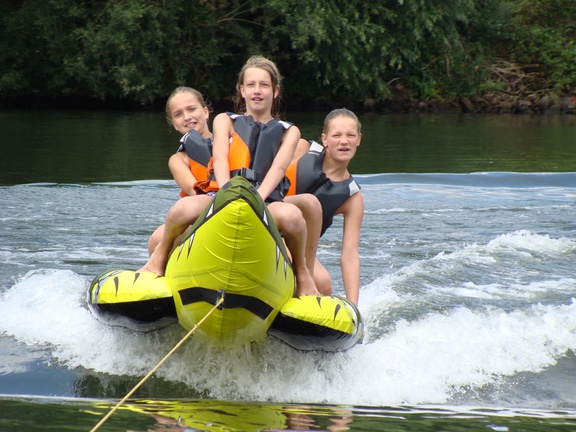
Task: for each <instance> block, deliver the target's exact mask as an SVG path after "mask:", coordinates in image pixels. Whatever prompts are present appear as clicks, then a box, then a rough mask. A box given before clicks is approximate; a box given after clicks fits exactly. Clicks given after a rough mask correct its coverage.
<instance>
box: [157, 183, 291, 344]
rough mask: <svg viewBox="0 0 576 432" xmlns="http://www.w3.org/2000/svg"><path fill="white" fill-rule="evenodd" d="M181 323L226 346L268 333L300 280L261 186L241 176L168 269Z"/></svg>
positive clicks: (194, 228)
mask: <svg viewBox="0 0 576 432" xmlns="http://www.w3.org/2000/svg"><path fill="white" fill-rule="evenodd" d="M166 278H168V279H169V280H170V283H171V286H172V292H173V295H174V303H175V304H176V311H177V313H178V322H179V323H180V325H182V327H184V328H185V329H187V330H189V329H191V328H192V327H193V326H194V325H195V324H196V323H197V322H198V321H200V320H201V319H202V318H203V317H204V316H205V315H206V314H207V313H208V312H209V311H210V310H211V309H212V307H213V305H215V304H216V303H217V302H218V300H219V299H220V297H221V296H223V297H224V303H223V305H222V306H221V307H220V308H219V309H218V310H216V311H215V312H214V313H212V314H211V315H210V316H209V317H208V319H207V320H206V321H205V322H204V323H203V324H202V326H201V327H199V328H198V330H197V331H196V333H195V334H196V335H197V336H198V337H200V338H201V339H204V340H207V341H210V342H214V343H216V344H218V345H222V346H235V345H241V344H244V343H248V342H254V341H257V340H259V339H262V338H263V337H265V336H266V333H267V331H268V328H269V327H270V325H271V324H272V322H273V321H274V318H276V315H277V314H278V312H279V311H280V308H281V307H282V305H283V304H284V303H286V302H287V301H288V299H290V298H291V297H293V296H294V292H295V280H294V273H293V272H292V266H291V264H290V260H289V258H288V254H287V252H286V249H285V246H284V242H283V241H282V238H281V236H280V233H279V232H278V229H277V228H276V226H275V225H274V222H273V220H272V217H271V215H270V213H269V212H268V208H267V207H266V205H265V204H264V202H263V201H262V199H261V198H260V195H258V193H257V192H256V190H255V189H254V187H253V186H252V185H251V184H250V183H249V182H248V181H247V180H245V179H244V178H242V177H239V176H237V177H234V178H233V179H232V180H231V181H230V182H229V183H227V184H226V185H224V187H222V188H221V189H220V190H219V191H218V193H217V194H216V195H215V196H214V200H213V201H212V203H211V204H210V205H209V206H208V208H206V210H205V211H204V213H203V214H202V215H201V216H200V217H199V218H198V221H197V222H196V223H195V224H194V225H193V226H192V227H191V228H190V231H189V232H188V233H187V235H186V236H185V238H184V240H183V241H182V243H181V244H180V246H179V247H178V248H176V250H175V251H174V252H173V253H172V254H171V256H170V259H169V260H168V264H167V265H166Z"/></svg>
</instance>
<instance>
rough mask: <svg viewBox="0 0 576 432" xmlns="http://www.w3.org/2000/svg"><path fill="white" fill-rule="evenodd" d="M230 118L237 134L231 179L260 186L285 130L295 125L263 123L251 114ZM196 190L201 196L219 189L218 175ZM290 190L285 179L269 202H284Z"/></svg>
mask: <svg viewBox="0 0 576 432" xmlns="http://www.w3.org/2000/svg"><path fill="white" fill-rule="evenodd" d="M228 115H229V116H230V118H231V119H232V121H233V122H234V131H233V133H232V137H231V139H230V148H229V150H228V164H229V167H230V177H234V176H236V175H240V176H242V177H244V178H246V179H247V180H249V181H250V182H251V183H252V184H254V185H255V186H256V187H257V186H259V185H260V183H262V180H264V177H265V176H266V173H268V170H269V169H270V167H271V166H272V162H273V161H274V158H275V157H276V154H277V153H278V150H279V149H280V145H281V144H282V135H283V134H284V131H285V130H286V129H288V128H289V127H290V126H292V124H291V123H287V122H284V121H279V120H270V121H269V122H268V123H266V124H262V123H260V122H258V121H255V120H254V119H253V118H252V116H249V115H242V114H233V113H228ZM194 187H195V188H196V189H197V190H199V191H200V192H201V193H208V192H211V191H216V190H218V183H217V182H216V177H215V176H214V173H213V172H212V173H211V174H210V175H209V177H208V180H207V181H206V182H198V183H196V186H194ZM288 187H289V183H288V179H287V178H284V179H283V180H282V181H281V182H280V184H279V185H278V186H277V187H276V189H275V190H274V191H272V193H271V194H270V196H269V197H268V199H267V201H281V200H282V199H283V198H284V196H285V194H286V192H287V190H288Z"/></svg>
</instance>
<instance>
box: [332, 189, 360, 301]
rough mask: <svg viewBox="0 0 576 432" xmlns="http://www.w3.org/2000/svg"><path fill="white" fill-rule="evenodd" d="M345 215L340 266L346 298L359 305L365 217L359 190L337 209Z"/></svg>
mask: <svg viewBox="0 0 576 432" xmlns="http://www.w3.org/2000/svg"><path fill="white" fill-rule="evenodd" d="M338 213H341V214H342V215H343V216H344V227H343V235H342V254H341V255H340V268H341V269H342V281H343V282H344V291H346V298H347V299H349V300H351V301H352V302H354V304H356V305H358V296H359V293H360V255H359V253H358V245H359V243H360V227H361V225H362V218H363V217H364V198H363V197H362V193H361V192H357V193H355V194H354V195H352V196H351V197H350V198H348V199H347V200H346V202H345V203H344V204H342V206H341V207H340V208H339V209H338V210H337V212H336V214H338Z"/></svg>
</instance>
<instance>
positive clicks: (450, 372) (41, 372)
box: [0, 112, 576, 431]
mask: <svg viewBox="0 0 576 432" xmlns="http://www.w3.org/2000/svg"><path fill="white" fill-rule="evenodd" d="M0 114H1V115H0V123H1V124H2V127H3V128H4V126H5V124H6V123H7V122H8V120H10V121H9V122H8V123H10V124H12V127H13V129H10V130H11V131H13V130H14V128H16V129H19V128H20V127H21V125H23V124H25V123H26V122H27V120H28V114H26V113H22V112H20V113H15V114H14V116H12V113H6V112H4V113H0ZM56 114H57V113H54V114H46V115H45V117H46V118H44V117H36V116H32V117H34V118H35V126H36V125H38V130H40V131H43V132H42V133H41V134H36V133H35V134H20V135H18V134H17V135H16V138H14V135H10V134H7V141H3V144H2V147H3V152H4V154H8V155H10V162H6V159H5V158H2V160H1V161H0V164H2V167H3V170H2V173H0V179H1V181H0V184H2V185H3V186H0V226H1V231H0V394H2V395H3V396H1V397H0V412H1V415H0V431H20V430H46V431H57V430H58V431H61V430H90V429H91V428H92V427H94V426H95V425H96V423H98V421H100V419H102V417H103V416H104V415H105V414H106V413H107V412H108V411H109V410H110V409H111V408H112V407H113V406H114V403H115V402H117V401H118V400H119V399H120V398H122V397H123V396H125V395H126V394H127V393H128V392H129V391H130V390H131V389H132V388H133V387H134V386H135V385H136V384H137V383H138V382H139V381H140V379H141V378H142V377H143V376H145V375H146V374H147V373H148V372H149V371H150V370H152V368H154V366H155V365H156V364H157V363H158V362H159V361H160V360H161V359H162V358H163V357H164V355H165V354H166V353H167V352H168V351H169V350H170V349H171V348H172V347H173V346H174V345H175V344H176V343H177V342H178V341H179V340H180V339H181V338H182V337H183V336H184V334H185V333H184V331H183V330H182V329H180V328H179V327H177V326H168V327H165V328H163V329H159V330H154V331H148V332H143V331H142V332H138V331H130V330H127V329H122V328H114V327H110V326H106V325H104V324H101V323H100V322H98V321H96V320H95V319H94V317H93V316H91V315H90V312H89V311H88V309H87V308H86V306H85V294H86V290H87V288H88V285H89V283H90V281H91V279H92V278H93V277H94V276H95V275H96V274H98V273H99V272H100V271H102V270H106V269H112V268H126V269H134V268H137V267H139V266H140V265H141V264H142V263H143V262H144V261H145V260H146V258H147V253H146V246H145V245H146V240H147V237H148V235H149V234H150V232H151V231H152V230H153V229H154V228H155V227H156V226H157V225H158V224H160V223H161V222H162V219H163V216H164V214H165V212H166V210H167V209H168V208H169V207H170V206H171V204H172V203H173V202H174V201H175V200H176V199H177V194H178V190H177V188H176V187H175V185H174V183H173V182H172V181H171V180H170V177H169V173H167V168H166V164H165V161H166V160H167V158H168V155H169V154H170V153H171V152H172V151H173V149H174V147H175V146H174V141H177V137H176V136H175V135H174V134H171V133H169V131H168V130H167V128H166V127H165V126H164V125H163V124H162V122H161V116H160V120H158V117H159V116H158V114H157V113H140V114H129V113H124V114H122V115H114V116H111V115H106V114H102V113H91V112H86V113H82V112H81V113H64V114H62V117H63V119H64V120H65V121H64V120H63V122H62V123H60V122H58V121H56V119H57V118H58V116H57V115H56ZM310 117H311V118H310V122H309V123H303V122H298V124H299V125H300V124H302V126H301V128H302V130H304V131H305V133H306V134H308V135H312V134H314V133H318V132H315V131H317V130H318V129H319V125H320V124H321V116H317V117H314V116H310ZM71 118H74V121H71V120H70V119H71ZM318 119H320V120H318ZM518 119H520V120H518ZM361 120H362V121H363V124H364V134H365V135H364V141H363V143H362V147H361V149H360V153H361V154H363V155H364V154H368V156H367V157H366V158H367V159H368V160H369V162H368V163H365V162H363V160H361V159H359V162H358V166H357V168H356V171H355V172H362V175H359V176H358V180H359V182H360V184H361V185H362V190H363V193H364V196H365V204H366V212H365V218H364V223H363V231H362V241H361V244H360V254H361V263H362V276H361V277H362V280H361V282H362V283H361V286H362V288H361V293H360V310H361V313H362V315H363V317H364V320H365V322H366V338H365V341H364V343H363V344H362V345H358V346H356V347H354V348H353V349H351V350H349V351H346V352H344V353H337V354H328V353H316V352H307V353H301V352H298V351H295V350H293V349H291V348H289V347H287V346H285V345H283V344H282V343H281V342H279V341H277V340H274V339H271V338H269V339H266V340H264V341H261V342H259V343H256V344H253V345H252V346H251V347H249V348H246V347H242V348H240V349H234V350H222V349H217V348H214V347H211V346H208V345H205V344H203V343H202V342H200V341H198V340H195V339H192V340H191V341H188V342H187V343H186V344H184V346H183V347H182V348H181V349H179V350H178V351H176V353H175V354H173V355H172V356H171V357H170V358H169V359H168V360H167V362H166V363H165V364H164V365H162V366H161V367H160V368H159V369H158V371H157V373H156V374H154V375H153V376H152V377H151V378H150V379H148V380H147V381H146V382H145V384H144V385H143V386H142V387H141V388H140V389H139V390H137V391H136V393H135V395H134V396H133V397H132V398H131V399H130V401H129V402H128V403H126V404H125V405H123V406H122V407H121V408H120V409H119V410H118V412H116V413H115V414H114V415H113V416H112V417H111V418H110V419H109V420H108V421H107V422H106V423H105V424H104V425H103V426H102V427H101V429H100V430H103V431H147V430H186V429H187V430H218V431H220V430H282V429H291V430H305V429H314V430H318V429H321V430H354V431H384V430H406V431H408V430H419V431H420V430H425V431H426V430H430V431H435V430H447V431H448V430H454V431H456V430H463V429H466V430H469V429H470V430H495V431H532V430H534V431H536V430H538V431H552V430H554V431H558V430H566V431H568V430H575V429H576V356H575V350H576V302H575V300H574V298H575V297H576V276H575V274H574V268H575V267H574V261H575V258H576V220H575V218H574V214H575V210H576V209H575V207H576V206H575V198H576V161H575V159H576V156H575V155H576V151H574V150H576V142H575V140H574V136H575V135H574V131H575V129H574V126H575V124H574V119H573V118H572V117H560V116H557V117H527V116H526V117H505V116H502V117H500V116H498V117H445V116H424V117H401V116H386V117H380V122H377V120H378V117H376V116H374V115H368V116H364V117H362V118H361ZM2 121H3V123H2ZM76 122H78V123H79V124H76ZM64 124H66V125H67V127H64ZM154 124H155V126H154ZM506 124H507V125H508V126H509V127H507V128H505V127H504V126H503V125H506ZM16 125H20V126H19V127H15V126H16ZM119 125H123V126H119ZM3 130H4V129H3ZM6 130H8V129H6ZM54 131H58V133H59V134H61V135H62V137H60V136H58V134H56V133H55V132H54ZM88 131H91V133H88ZM98 131H100V132H102V134H103V135H99V133H100V132H98ZM418 131H420V132H421V133H420V134H418ZM81 136H84V139H83V140H82V139H80V137H81ZM537 137H540V138H537ZM133 140H137V141H138V142H139V145H138V146H135V145H134V144H133V143H131V142H132V141H133ZM474 140H476V145H473V143H472V142H473V141H474ZM486 140H492V141H490V142H486ZM538 140H540V147H544V149H542V148H540V147H539V146H538V145H537V142H538ZM464 141H466V144H464ZM468 141H469V142H468ZM99 142H100V143H101V144H100V150H101V151H98V143H99ZM6 143H8V145H7V144H6ZM10 143H17V144H18V146H17V148H16V149H14V148H13V147H14V146H13V145H12V146H11V145H10ZM514 143H516V144H514ZM518 143H520V144H518ZM54 146H56V147H57V146H61V150H60V152H58V151H56V150H55V148H54ZM379 146H381V147H382V151H381V152H377V151H376V150H375V149H377V148H378V147H379ZM84 147H86V149H84ZM498 147H501V148H502V149H507V150H506V152H504V150H502V153H501V154H499V153H495V151H494V149H495V148H498ZM511 147H513V149H511ZM482 148H483V149H484V150H483V151H481V149H482ZM519 148H524V151H523V152H520V151H519V150H518V149H519ZM25 149H27V151H26V150H25ZM41 149H44V150H43V152H41V151H40V150H41ZM114 149H116V150H117V153H115V150H114ZM135 149H139V151H136V150H135ZM417 149H420V150H421V151H420V154H421V155H422V157H421V158H419V159H418V158H416V157H415V156H414V155H416V154H417V153H418V151H417ZM512 150H513V151H512ZM35 152H40V153H41V155H34V156H31V155H30V153H35ZM504 153H505V154H504ZM363 157H365V156H363ZM112 161H114V162H112ZM128 161H131V163H127V162H128ZM375 161H376V162H375ZM378 161H379V162H378ZM391 161H396V162H395V163H396V164H397V166H398V167H402V169H396V170H395V169H394V165H386V164H392V162H391ZM72 162H74V163H76V164H78V165H81V167H74V168H73V167H70V166H69V165H74V163H72ZM376 163H377V165H374V164H376ZM488 163H489V164H490V165H491V166H493V167H494V168H495V169H494V170H489V169H486V164H488ZM402 164H404V165H402ZM374 166H378V167H379V168H378V170H376V169H375V168H373V167H374ZM539 166H542V167H543V168H542V169H539V168H538V167H539ZM99 167H105V168H104V169H102V170H99ZM409 167H413V168H409ZM60 168H62V169H60ZM340 230H341V221H340V220H339V219H336V222H335V227H332V228H331V229H330V230H328V232H327V233H326V235H325V236H324V238H323V239H322V243H321V245H320V250H319V257H320V259H321V260H322V261H323V262H324V263H325V264H326V265H327V267H328V269H329V270H330V271H331V273H332V274H333V276H334V282H335V289H336V291H337V292H338V293H342V292H343V287H342V283H341V278H340V275H339V265H338V260H339V245H340V242H339V233H340ZM179 417H181V419H180V420H178V419H179Z"/></svg>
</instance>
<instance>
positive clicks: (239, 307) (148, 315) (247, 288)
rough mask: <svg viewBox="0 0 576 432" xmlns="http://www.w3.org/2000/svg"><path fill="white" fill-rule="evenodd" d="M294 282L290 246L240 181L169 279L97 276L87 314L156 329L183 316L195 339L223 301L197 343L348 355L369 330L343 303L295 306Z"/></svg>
mask: <svg viewBox="0 0 576 432" xmlns="http://www.w3.org/2000/svg"><path fill="white" fill-rule="evenodd" d="M294 294H295V278H294V273H293V270H292V266H291V263H290V260H289V256H288V253H287V251H286V248H285V245H284V242H283V240H282V237H281V236H280V233H279V232H278V229H277V228H276V226H275V224H274V222H273V220H272V217H271V215H270V213H269V212H268V208H267V207H266V205H265V204H264V202H263V201H262V199H261V197H260V195H258V193H257V192H256V190H255V189H254V187H253V186H252V185H251V184H250V183H249V182H248V181H247V180H245V179H244V178H242V177H239V176H237V177H234V178H233V179H232V180H231V181H230V182H229V183H227V184H226V185H225V186H224V187H223V188H221V189H220V190H219V191H218V193H217V194H216V195H215V197H214V200H213V201H212V202H211V204H210V205H209V206H208V207H207V208H206V209H205V210H204V212H203V213H202V214H201V216H200V217H199V218H198V220H197V221H196V223H195V224H194V225H193V226H192V227H191V228H190V229H189V230H188V231H187V233H186V235H185V236H184V239H183V240H182V242H181V243H180V245H179V246H177V247H176V249H175V250H174V251H173V252H172V253H171V255H170V258H169V260H168V263H167V265H166V274H165V276H164V277H160V276H157V275H156V274H154V273H148V272H134V271H128V270H113V271H109V272H105V273H102V274H100V275H98V276H97V277H96V278H95V279H94V281H93V282H92V284H91V286H90V288H89V291H88V305H89V308H90V310H91V311H92V313H93V314H94V315H96V316H98V317H100V318H102V317H106V318H107V319H111V318H114V317H115V316H116V317H122V318H129V319H130V320H132V321H138V322H147V323H150V322H155V321H159V320H165V319H169V320H170V319H172V320H174V319H175V317H177V320H178V323H179V324H180V325H181V326H182V327H183V328H184V329H186V330H191V329H192V328H193V327H194V326H196V324H197V323H198V322H199V321H200V320H202V319H203V318H204V317H205V316H206V315H207V314H208V313H209V312H210V311H211V310H212V309H213V307H214V305H215V304H217V303H218V301H219V300H220V299H221V298H223V299H224V300H223V303H222V304H221V305H220V307H219V308H218V309H216V310H215V311H213V312H211V313H210V315H209V316H208V318H207V319H206V320H205V321H203V323H202V325H201V326H199V327H198V328H197V329H196V331H195V333H194V335H195V337H199V338H201V339H203V340H205V341H207V342H209V343H212V344H215V345H219V346H239V345H242V344H246V343H250V342H254V341H257V340H260V339H262V338H264V337H266V336H267V335H268V334H271V335H273V336H275V337H277V338H279V339H280V340H282V341H284V342H286V343H287V344H289V345H291V346H292V347H295V348H297V349H301V350H324V351H337V350H345V349H348V348H350V347H352V346H353V345H354V344H356V343H358V342H359V341H360V340H361V338H362V335H363V324H362V319H361V317H360V314H359V312H358V310H357V309H356V307H354V305H353V304H352V303H350V302H349V301H348V300H345V299H341V298H338V297H315V296H305V297H300V298H294Z"/></svg>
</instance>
